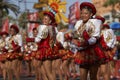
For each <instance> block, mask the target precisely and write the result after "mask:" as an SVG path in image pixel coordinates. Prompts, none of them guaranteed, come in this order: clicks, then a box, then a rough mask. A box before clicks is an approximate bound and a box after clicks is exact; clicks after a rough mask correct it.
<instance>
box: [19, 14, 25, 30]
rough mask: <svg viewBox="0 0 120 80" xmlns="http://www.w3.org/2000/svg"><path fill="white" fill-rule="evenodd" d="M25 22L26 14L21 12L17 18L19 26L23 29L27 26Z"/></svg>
mask: <svg viewBox="0 0 120 80" xmlns="http://www.w3.org/2000/svg"><path fill="white" fill-rule="evenodd" d="M26 21H27V12H23V13H22V14H21V15H20V16H19V18H18V22H19V26H20V27H22V28H24V29H25V28H26V26H27V24H26Z"/></svg>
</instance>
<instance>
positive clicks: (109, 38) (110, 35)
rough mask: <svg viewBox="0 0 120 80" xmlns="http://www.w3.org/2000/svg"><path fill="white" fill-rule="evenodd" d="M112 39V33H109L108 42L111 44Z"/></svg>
mask: <svg viewBox="0 0 120 80" xmlns="http://www.w3.org/2000/svg"><path fill="white" fill-rule="evenodd" d="M111 39H112V34H111V33H110V32H108V35H107V38H106V41H107V42H109V41H110V40H111Z"/></svg>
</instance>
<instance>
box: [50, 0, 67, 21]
mask: <svg viewBox="0 0 120 80" xmlns="http://www.w3.org/2000/svg"><path fill="white" fill-rule="evenodd" d="M66 4H67V3H66V0H64V1H62V2H61V1H60V0H48V5H49V6H48V9H50V11H51V9H52V12H53V13H54V11H55V19H56V21H57V23H60V22H61V21H62V20H63V21H64V22H66V23H68V19H67V18H66V16H65V15H64V14H65V13H66Z"/></svg>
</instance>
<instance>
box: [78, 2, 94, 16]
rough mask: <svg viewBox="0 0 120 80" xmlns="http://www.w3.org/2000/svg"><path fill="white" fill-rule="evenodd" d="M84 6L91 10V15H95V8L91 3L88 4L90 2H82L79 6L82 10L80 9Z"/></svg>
mask: <svg viewBox="0 0 120 80" xmlns="http://www.w3.org/2000/svg"><path fill="white" fill-rule="evenodd" d="M85 6H88V7H89V8H91V9H92V13H93V15H95V14H96V8H95V6H94V5H93V4H92V3H90V2H83V3H81V4H80V9H81V10H82V8H83V7H85Z"/></svg>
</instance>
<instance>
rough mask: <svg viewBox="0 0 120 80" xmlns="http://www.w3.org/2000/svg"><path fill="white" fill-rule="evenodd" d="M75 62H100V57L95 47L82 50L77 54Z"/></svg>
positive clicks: (80, 63)
mask: <svg viewBox="0 0 120 80" xmlns="http://www.w3.org/2000/svg"><path fill="white" fill-rule="evenodd" d="M74 61H75V63H76V64H79V65H91V64H95V63H99V57H98V55H97V54H96V53H95V51H94V49H93V48H90V49H86V50H82V51H80V52H77V53H76V55H75V60H74Z"/></svg>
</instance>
